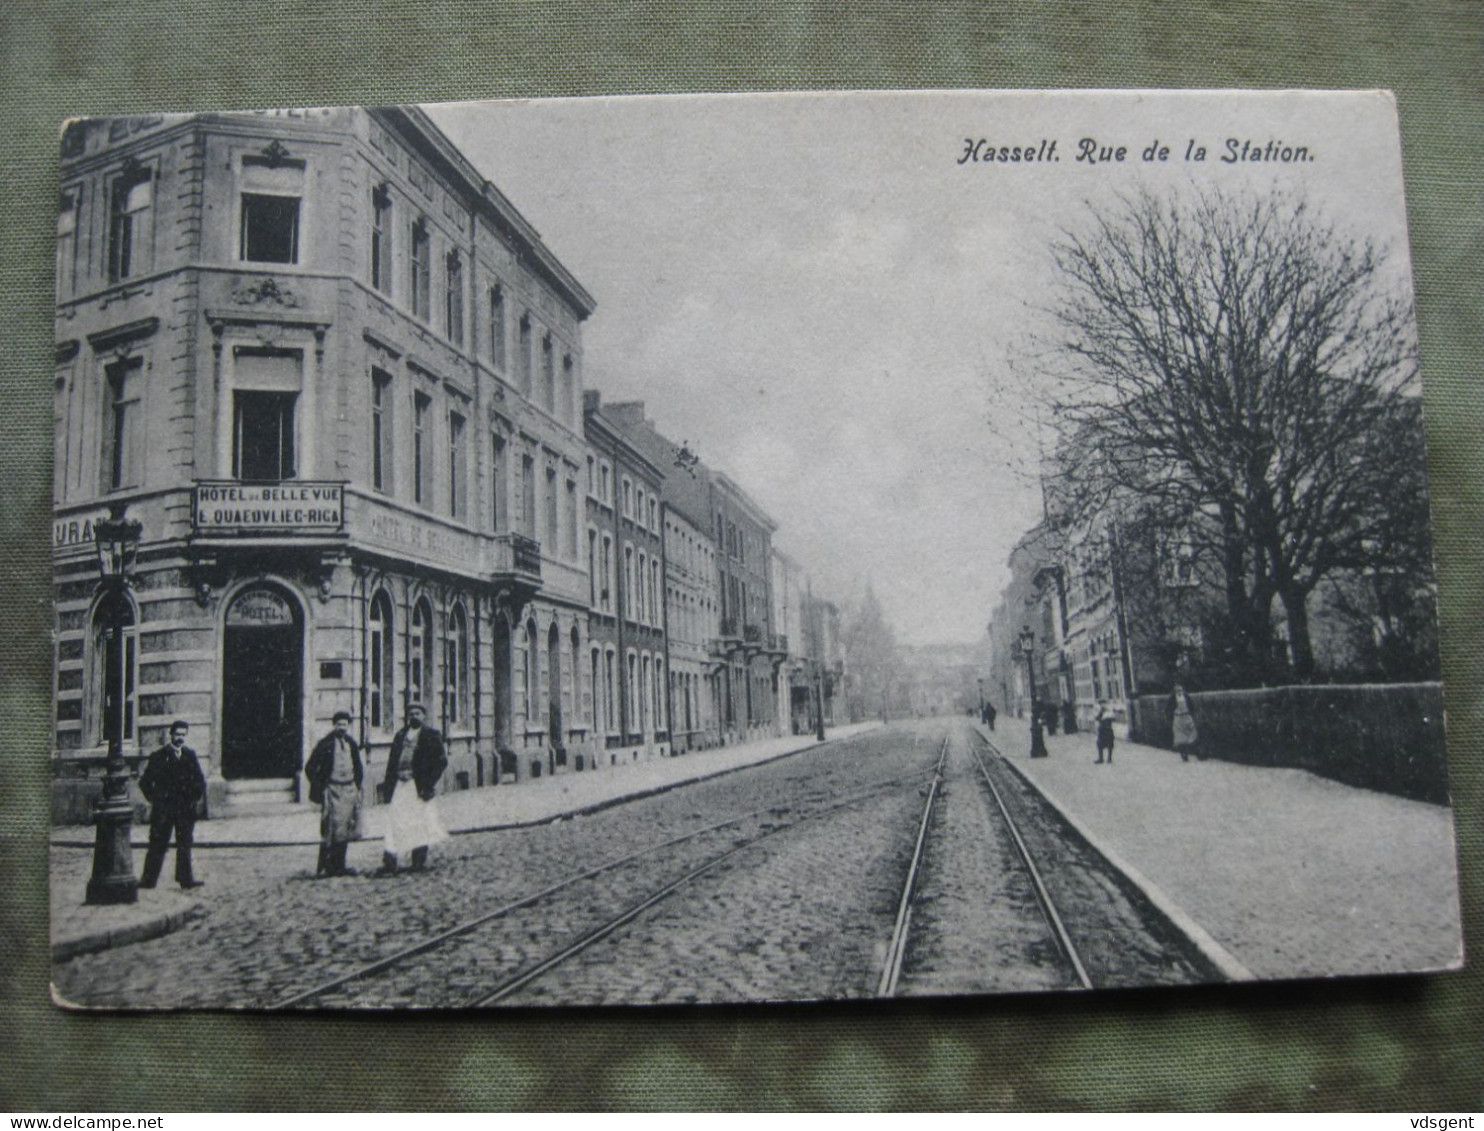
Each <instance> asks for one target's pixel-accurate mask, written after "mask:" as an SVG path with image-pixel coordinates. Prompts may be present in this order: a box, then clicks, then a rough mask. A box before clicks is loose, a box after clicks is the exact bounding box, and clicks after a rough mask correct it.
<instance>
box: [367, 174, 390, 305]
mask: <svg viewBox="0 0 1484 1131" xmlns="http://www.w3.org/2000/svg"><path fill="white" fill-rule="evenodd" d="M392 223H393V221H392V194H391V189H390V188H389V187H388V186H387V185H386V183H385V182H383V183H382V184H379V185H377V186H376V187H375V188H374V189H372V190H371V285H372V286H373V287H374V288H375V289H376V290H378V291H380V292H381V293H382V294H384V295H390V294H391V293H392Z"/></svg>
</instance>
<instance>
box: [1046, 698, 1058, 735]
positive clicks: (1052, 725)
mask: <svg viewBox="0 0 1484 1131" xmlns="http://www.w3.org/2000/svg"><path fill="white" fill-rule="evenodd" d="M1041 717H1042V718H1043V719H1045V720H1046V733H1047V734H1055V733H1056V724H1057V721H1058V720H1059V719H1060V718H1061V712H1060V711H1059V710H1057V706H1056V704H1055V703H1047V704H1046V705H1045V706H1044V707H1042V708H1041Z"/></svg>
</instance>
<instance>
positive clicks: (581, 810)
mask: <svg viewBox="0 0 1484 1131" xmlns="http://www.w3.org/2000/svg"><path fill="white" fill-rule="evenodd" d="M867 729H868V730H873V729H875V728H874V727H872V728H867ZM857 733H866V732H864V731H862V732H857ZM852 737H855V735H854V734H852V735H842V736H837V737H826V738H825V740H824V741H823V742H820V741H819V740H818V739H815V738H811V739H810V740H809V742H808V743H807V744H806V745H803V746H798V747H795V748H794V749H792V750H784V751H782V752H780V753H778V754H771V755H769V756H768V757H766V758H760V759H758V760H757V761H755V762H743V763H740V764H738V765H735V766H725V767H722V768H721V769H717V770H713V771H711V772H710V773H701V774H696V775H694V776H692V777H688V778H680V779H677V780H675V781H672V782H663V783H661V784H659V785H653V786H648V787H645V788H642V789H635V790H633V791H632V792H628V793H618V794H614V795H613V796H611V797H605V798H601V799H599V800H596V801H591V802H587V803H585V804H580V805H577V806H575V807H574V808H571V809H560V810H558V811H556V812H553V813H549V814H547V815H545V816H541V817H528V818H522V819H519V820H510V821H497V822H494V823H492V824H476V825H468V826H465V827H463V828H457V829H449V830H448V834H449V836H468V835H470V834H472V833H488V832H498V831H500V830H501V829H529V828H535V827H537V826H539V825H547V824H550V823H551V822H553V821H561V820H568V819H571V818H573V817H583V816H587V815H588V814H591V813H597V812H601V811H602V810H604V809H609V808H612V807H613V806H615V805H621V804H623V803H625V802H628V801H638V800H640V799H642V798H645V797H653V796H655V795H656V794H660V793H666V792H668V791H670V790H672V789H679V788H680V787H682V786H687V785H695V784H696V783H697V782H703V781H708V780H709V779H711V778H719V777H723V776H724V775H726V774H735V773H738V772H739V771H741V770H746V769H750V768H752V767H753V766H765V765H767V764H768V763H770V762H776V761H779V760H780V759H782V758H793V757H795V756H797V755H799V754H803V753H804V752H806V751H808V750H818V749H820V748H821V747H824V746H829V745H831V744H833V743H836V742H842V741H844V740H845V739H846V738H852ZM304 816H305V818H306V819H308V818H309V817H311V816H313V814H312V813H310V812H307V811H306V813H305V814H304ZM227 819H228V820H230V819H231V818H227ZM360 839H361V840H362V841H374V840H380V839H382V838H381V837H376V836H362V837H361V838H360ZM319 842H320V840H319V835H318V834H317V833H316V834H315V835H314V836H310V837H304V838H302V839H297V840H283V839H278V840H271V839H264V840H210V839H206V840H197V841H195V843H194V844H193V845H192V847H193V848H198V849H199V848H304V847H306V846H308V847H313V846H315V845H317V844H319ZM47 843H48V846H49V847H50V848H74V849H87V848H92V847H93V841H92V840H73V839H50V840H48V842H47ZM133 847H134V848H138V849H141V850H142V849H144V848H146V847H148V844H147V842H145V841H138V842H137V843H133ZM151 937H153V936H151Z"/></svg>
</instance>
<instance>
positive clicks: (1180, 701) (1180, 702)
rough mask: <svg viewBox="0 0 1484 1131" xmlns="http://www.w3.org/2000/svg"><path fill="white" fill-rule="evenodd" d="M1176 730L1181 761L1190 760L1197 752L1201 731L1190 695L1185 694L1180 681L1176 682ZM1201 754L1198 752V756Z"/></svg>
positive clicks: (1176, 743) (1177, 747) (1173, 725)
mask: <svg viewBox="0 0 1484 1131" xmlns="http://www.w3.org/2000/svg"><path fill="white" fill-rule="evenodd" d="M1171 729H1172V730H1173V731H1174V745H1175V749H1176V750H1178V751H1179V752H1180V761H1182V762H1188V761H1190V756H1191V755H1192V754H1196V750H1195V747H1196V743H1197V742H1198V741H1199V740H1200V733H1199V732H1198V731H1197V730H1196V726H1195V715H1194V714H1192V713H1191V710H1190V696H1189V695H1186V694H1185V688H1183V687H1181V686H1180V685H1179V684H1178V683H1177V684H1175V716H1174V719H1173V723H1172V728H1171ZM1200 757H1201V756H1200V755H1199V754H1196V758H1197V759H1199V758H1200Z"/></svg>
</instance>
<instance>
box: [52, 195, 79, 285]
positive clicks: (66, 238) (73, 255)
mask: <svg viewBox="0 0 1484 1131" xmlns="http://www.w3.org/2000/svg"><path fill="white" fill-rule="evenodd" d="M81 198H82V190H81V189H77V188H74V189H68V190H67V191H65V192H63V193H62V199H61V202H60V204H59V206H58V208H57V298H59V299H62V298H66V297H67V296H68V295H70V294H72V291H73V289H74V288H75V286H76V284H77V213H78V204H79V202H80V200H81Z"/></svg>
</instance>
